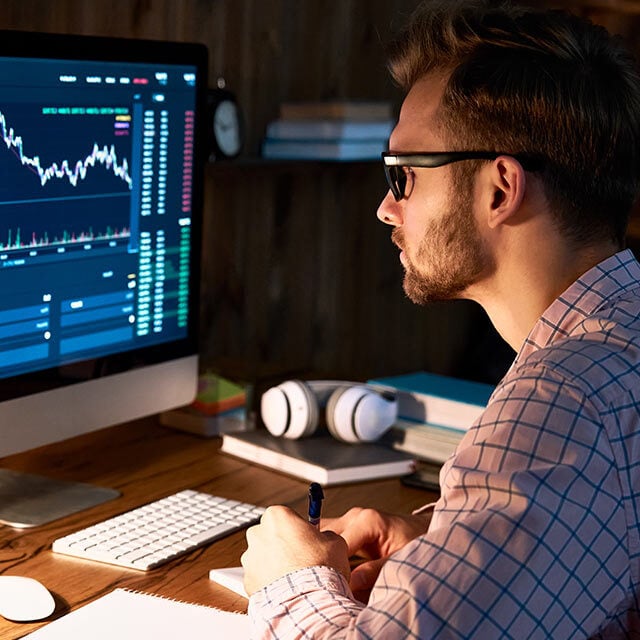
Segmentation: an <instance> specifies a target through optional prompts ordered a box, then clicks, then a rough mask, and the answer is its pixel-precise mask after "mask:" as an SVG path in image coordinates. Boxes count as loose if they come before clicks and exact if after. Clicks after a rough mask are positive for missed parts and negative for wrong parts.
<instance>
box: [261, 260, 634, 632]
mask: <svg viewBox="0 0 640 640" xmlns="http://www.w3.org/2000/svg"><path fill="white" fill-rule="evenodd" d="M639 282H640V265H638V263H637V262H636V261H635V259H634V258H633V255H632V254H631V253H630V252H629V251H626V252H622V253H620V254H617V255H616V256H614V257H612V258H609V259H608V260H607V261H605V262H603V263H601V264H600V265H598V266H597V267H594V269H592V270H591V271H589V272H588V273H587V274H585V275H584V276H583V277H582V278H581V279H580V280H578V281H577V282H576V283H574V285H572V287H570V288H569V289H568V290H567V291H566V292H565V293H564V294H563V295H562V296H561V297H560V298H558V299H557V300H556V301H555V302H554V303H553V304H552V305H551V306H550V307H549V309H548V310H547V311H546V312H545V314H544V316H543V317H542V318H541V319H540V321H539V322H538V323H537V325H536V326H535V327H534V329H533V330H532V332H531V334H530V335H529V337H528V338H527V341H526V342H525V344H524V345H523V348H522V349H521V351H520V353H519V354H518V357H517V358H516V360H515V362H514V364H513V366H512V367H511V369H510V370H509V372H508V373H507V375H506V376H505V378H504V379H503V380H502V382H501V383H500V385H498V387H497V388H496V391H495V392H494V394H493V396H492V398H491V400H490V402H489V405H488V406H487V409H486V411H485V412H484V414H483V415H482V417H481V418H480V420H479V421H478V422H477V423H476V424H475V425H473V426H472V428H471V429H470V430H469V431H468V432H467V433H466V435H465V436H464V438H463V440H462V442H461V443H460V445H459V447H458V449H457V451H456V453H455V454H454V456H452V458H451V459H450V460H449V461H448V462H447V463H446V464H445V466H444V468H443V473H442V475H441V479H442V487H441V489H442V495H441V499H440V500H439V501H438V503H437V505H436V507H435V510H434V514H433V518H432V521H431V524H430V527H429V530H428V532H427V533H426V534H425V535H423V536H421V537H419V538H417V539H415V540H413V541H412V542H411V543H409V544H408V545H407V546H406V547H404V548H403V549H402V550H400V551H399V552H398V553H396V554H395V555H393V556H392V557H390V558H389V559H388V561H387V562H386V564H385V565H384V567H383V569H382V571H381V573H380V576H379V578H378V580H377V582H376V585H375V586H374V589H373V591H372V593H371V596H370V599H369V602H368V603H367V605H366V606H365V605H363V604H361V603H359V602H357V601H356V600H354V598H353V596H352V594H351V592H350V590H349V587H348V585H347V584H346V581H345V580H344V578H342V577H341V576H340V575H339V574H338V573H337V572H335V571H334V570H332V569H330V568H328V567H310V568H307V569H303V570H300V571H297V572H295V573H292V574H288V575H287V576H284V577H283V578H280V579H279V580H277V581H275V582H274V583H272V584H271V585H268V586H267V587H266V588H264V589H262V590H261V591H260V592H258V593H257V594H254V596H253V597H252V598H251V600H250V606H249V613H250V615H251V618H252V622H253V628H254V635H255V637H264V638H314V639H317V638H327V639H328V638H331V639H336V638H371V639H374V638H375V639H376V640H381V639H385V638H420V639H425V638H492V639H493V638H518V639H520V638H591V637H602V638H605V637H606V638H611V637H615V638H625V637H631V636H632V635H633V634H634V633H635V634H640V613H639V607H638V596H637V594H638V593H639V592H640V584H639V583H640V530H639V528H640V517H639V510H640V373H639V368H640V367H639V365H640V320H638V318H640V297H639V287H638V283H639Z"/></svg>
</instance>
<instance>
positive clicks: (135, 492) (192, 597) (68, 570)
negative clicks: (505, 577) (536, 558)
mask: <svg viewBox="0 0 640 640" xmlns="http://www.w3.org/2000/svg"><path fill="white" fill-rule="evenodd" d="M220 442H221V441H220V439H219V438H212V439H202V438H199V437H197V436H193V435H190V434H186V433H182V432H180V431H175V430H172V429H167V428H164V427H161V426H159V425H158V424H157V422H156V420H155V419H147V420H140V421H136V422H132V423H129V424H126V425H120V426H117V427H111V428H108V429H103V430H100V431H97V432H95V433H92V434H87V435H83V436H79V437H77V438H72V439H70V440H67V441H64V442H61V443H56V444H52V445H48V446H46V447H41V448H39V449H34V450H32V451H29V452H26V453H22V454H17V455H14V456H9V457H6V458H4V459H2V460H0V466H2V467H4V468H7V469H14V470H17V471H26V472H29V473H39V474H42V475H47V476H49V477H53V478H57V479H60V480H74V481H78V482H89V483H93V484H96V485H99V486H105V487H112V488H114V489H117V490H118V491H120V492H121V493H122V496H121V497H119V498H117V499H115V500H111V501H109V502H106V503H104V504H102V505H99V506H96V507H93V508H91V509H88V510H86V511H83V512H80V513H77V514H74V515H71V516H68V517H66V518H62V519H60V520H57V521H55V522H51V523H49V524H47V525H44V526H42V527H38V528H35V529H23V530H18V529H13V528H11V527H6V526H2V525H0V574H6V575H23V576H29V577H32V578H36V579H38V580H40V581H41V582H42V583H43V584H44V585H45V586H46V587H47V588H48V589H49V590H50V591H51V592H52V594H53V596H54V598H55V600H56V611H55V613H54V615H53V616H52V617H51V618H49V619H48V620H47V621H46V622H49V621H51V620H53V619H55V618H57V617H60V616H62V615H64V614H65V613H68V612H69V611H70V610H72V609H75V608H77V607H79V606H81V605H83V604H86V603H87V602H90V601H91V600H94V599H95V598H97V597H98V596H100V595H103V594H105V593H107V592H109V591H111V590H112V589H114V588H115V587H128V588H131V589H139V590H143V591H148V592H151V593H157V594H160V595H164V596H168V597H171V598H177V599H179V600H186V601H189V602H197V603H201V604H209V605H213V606H217V607H220V608H222V609H229V610H235V611H245V610H246V604H247V601H246V600H245V599H244V598H242V597H240V596H237V595H235V594H233V593H232V592H230V591H228V590H226V589H224V588H223V587H220V586H218V585H216V584H215V583H213V582H211V581H210V580H209V578H208V572H209V569H211V568H214V567H227V566H237V565H238V564H239V562H240V556H241V555H242V553H243V551H244V549H245V546H246V545H245V538H244V533H243V532H239V533H235V534H232V535H231V536H228V537H227V538H224V539H222V540H219V541H216V542H214V543H213V544H211V545H209V546H208V547H205V548H203V549H198V550H196V551H193V552H191V553H189V554H187V555H186V556H182V557H181V558H177V559H175V560H173V561H171V562H169V563H167V564H165V565H163V566H161V567H159V568H158V569H154V570H152V571H149V572H141V571H135V570H133V569H121V568H118V567H113V566H110V565H107V564H102V563H98V562H89V561H84V560H77V559H73V558H68V557H65V556H62V555H58V554H54V553H52V552H51V543H52V541H53V540H54V539H56V538H58V537H60V536H62V535H66V534H68V533H71V532H73V531H76V530H77V529H80V528H82V527H85V526H88V525H90V524H92V523H95V522H98V521H101V520H104V519H106V518H109V517H111V516H114V515H117V514H119V513H122V512H124V511H128V510H130V509H133V508H135V507H138V506H140V505H142V504H144V503H146V502H150V501H152V500H155V499H157V498H161V497H163V496H165V495H168V494H171V493H174V492H176V491H180V490H182V489H187V488H191V489H198V490H202V491H206V492H209V493H213V494H218V495H222V496H225V497H228V498H235V499H237V500H244V501H247V502H253V503H255V504H258V505H262V506H268V505H270V504H286V505H289V506H290V507H292V508H294V509H296V510H297V511H298V512H299V513H301V514H303V515H304V513H305V509H306V507H307V504H306V496H307V487H308V483H307V482H304V481H301V480H296V479H294V478H290V477H288V476H285V475H282V474H279V473H275V472H272V471H269V470H266V469H263V468H260V467H252V466H250V465H248V464H246V463H245V462H242V461H240V460H237V459H235V458H232V457H230V456H227V455H224V454H221V453H220V452H219V448H220ZM433 498H434V494H430V493H428V492H425V491H422V490H419V489H411V488H408V487H405V486H403V485H402V484H401V483H400V481H399V480H397V479H391V480H379V481H373V482H365V483H358V484H351V485H341V486H336V487H329V488H328V489H327V490H326V500H325V508H324V514H325V515H327V516H337V515H340V514H341V513H343V512H344V511H346V510H347V509H348V508H349V507H351V506H354V505H357V506H368V507H376V508H379V509H388V510H389V511H398V512H405V513H406V512H410V511H411V510H412V509H414V508H416V507H418V506H420V505H422V504H424V503H425V502H428V501H430V500H432V499H433ZM43 624H44V622H40V623H13V622H9V621H7V620H5V619H4V618H1V617H0V639H5V638H20V637H22V636H23V635H25V634H27V633H29V632H30V631H33V630H34V629H36V628H38V627H39V626H42V625H43Z"/></svg>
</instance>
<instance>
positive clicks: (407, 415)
mask: <svg viewBox="0 0 640 640" xmlns="http://www.w3.org/2000/svg"><path fill="white" fill-rule="evenodd" d="M368 384H371V385H374V386H377V387H380V388H384V389H388V390H391V391H395V392H396V397H397V400H398V415H399V417H400V418H403V419H405V420H414V421H416V422H420V423H428V424H433V425H439V426H442V427H448V428H450V429H459V430H466V429H468V428H469V427H470V426H471V425H472V424H473V422H475V420H476V419H477V418H478V417H480V415H481V414H482V412H483V411H484V409H485V407H486V405H487V403H488V402H489V398H490V396H491V394H492V393H493V390H494V387H493V385H490V384H485V383H483V382H474V381H472V380H463V379H461V378H453V377H450V376H442V375H438V374H435V373H427V372H426V371H417V372H415V373H407V374H403V375H398V376H387V377H384V378H374V379H372V380H369V381H368Z"/></svg>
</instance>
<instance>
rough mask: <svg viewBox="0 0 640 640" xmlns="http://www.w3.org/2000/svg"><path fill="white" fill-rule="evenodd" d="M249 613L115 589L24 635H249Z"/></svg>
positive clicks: (126, 639)
mask: <svg viewBox="0 0 640 640" xmlns="http://www.w3.org/2000/svg"><path fill="white" fill-rule="evenodd" d="M250 633H251V630H250V624H249V617H248V616H246V615H244V614H241V613H231V612H229V611H222V610H221V609H215V608H214V607H206V606H203V605H198V604H190V603H187V602H181V601H179V600H171V599H169V598H164V597H162V596H157V595H153V594H150V593H143V592H141V591H130V590H128V589H115V590H114V591H111V592H110V593H107V594H106V595H104V596H102V597H101V598H98V599H97V600H94V601H93V602H90V603H89V604H86V605H84V606H83V607H81V608H80V609H76V610H75V611H72V612H71V613H68V614H67V615H66V616H63V617H62V618H59V619H58V620H54V621H53V622H50V623H49V624H48V625H46V626H44V627H41V628H40V629H38V630H37V631H34V632H33V633H31V634H29V635H28V636H25V637H26V638H29V639H30V640H71V639H72V638H91V640H115V639H117V640H146V639H149V640H152V639H153V640H175V638H189V640H201V639H202V640H205V638H206V640H212V639H215V638H234V639H235V640H241V639H242V638H249V636H250Z"/></svg>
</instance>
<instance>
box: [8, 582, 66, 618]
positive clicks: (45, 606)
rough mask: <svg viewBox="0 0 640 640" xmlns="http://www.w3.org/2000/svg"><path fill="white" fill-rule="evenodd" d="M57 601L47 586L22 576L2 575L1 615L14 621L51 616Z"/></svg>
mask: <svg viewBox="0 0 640 640" xmlns="http://www.w3.org/2000/svg"><path fill="white" fill-rule="evenodd" d="M55 608H56V603H55V600H54V599H53V596H52V595H51V594H50V593H49V591H48V590H47V588H46V587H45V586H44V585H43V584H41V583H40V582H38V581H37V580H34V579H33V578H25V577H22V576H0V616H2V617H3V618H6V619H7V620H12V621H13V622H31V621H32V620H42V619H43V618H47V617H49V616H50V615H51V614H52V613H53V612H54V610H55Z"/></svg>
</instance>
